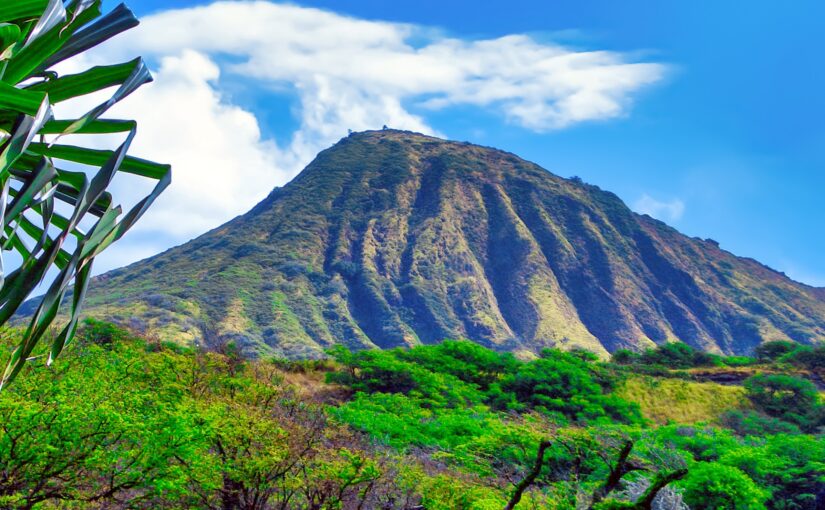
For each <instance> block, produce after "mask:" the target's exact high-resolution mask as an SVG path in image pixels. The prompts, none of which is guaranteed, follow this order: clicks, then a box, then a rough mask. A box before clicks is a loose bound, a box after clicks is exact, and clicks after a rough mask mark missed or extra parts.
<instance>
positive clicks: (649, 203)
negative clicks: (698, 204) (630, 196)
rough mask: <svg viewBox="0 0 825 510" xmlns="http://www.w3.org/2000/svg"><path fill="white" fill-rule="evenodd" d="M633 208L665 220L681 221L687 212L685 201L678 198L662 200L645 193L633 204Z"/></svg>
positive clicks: (638, 211)
mask: <svg viewBox="0 0 825 510" xmlns="http://www.w3.org/2000/svg"><path fill="white" fill-rule="evenodd" d="M633 210H634V211H636V212H637V213H639V214H647V215H650V216H652V217H654V218H657V219H660V220H664V221H679V220H680V219H682V216H683V215H684V214H685V203H684V202H683V201H682V200H679V199H678V198H675V199H673V200H671V201H669V202H661V201H659V200H656V199H655V198H653V197H651V196H650V195H648V194H646V193H645V194H644V195H642V196H641V197H640V198H639V199H638V200H636V202H635V203H634V204H633Z"/></svg>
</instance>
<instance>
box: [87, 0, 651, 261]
mask: <svg viewBox="0 0 825 510" xmlns="http://www.w3.org/2000/svg"><path fill="white" fill-rule="evenodd" d="M136 54H141V55H144V56H146V57H147V58H148V59H149V61H150V63H151V65H152V67H153V68H154V70H155V72H156V82H155V83H153V84H152V85H150V86H147V87H146V88H145V89H142V90H141V91H140V92H139V93H138V94H135V95H134V96H133V97H130V98H129V99H128V100H127V101H125V102H124V103H123V104H121V105H118V106H117V107H116V109H115V113H116V114H118V115H121V116H124V117H133V118H136V119H137V120H138V121H139V123H140V131H139V134H138V137H137V139H136V142H135V152H136V153H139V154H140V155H142V156H145V157H149V158H153V159H157V160H161V161H165V162H170V163H172V165H173V166H174V184H173V185H172V187H171V188H170V190H169V191H168V192H167V193H166V194H165V196H163V197H162V198H161V199H160V200H159V202H158V203H157V206H156V207H155V208H154V210H152V211H150V212H149V214H147V216H146V218H145V219H144V221H143V222H142V224H140V225H139V226H138V228H137V232H138V233H137V234H135V235H136V236H137V235H140V233H141V232H143V237H144V238H145V237H152V238H153V239H155V240H156V242H157V243H158V244H159V245H167V246H169V245H171V244H174V243H177V242H180V241H182V240H186V239H188V238H189V237H191V236H193V235H196V234H198V233H201V232H203V231H204V230H206V229H207V228H209V227H214V226H217V225H218V224H220V223H222V222H224V221H226V220H227V219H229V218H231V217H232V216H234V215H237V214H239V213H242V212H245V211H246V210H248V209H249V208H250V207H252V206H253V205H254V204H255V203H256V202H257V201H259V200H260V199H262V198H263V197H264V196H265V195H266V194H267V193H268V192H269V191H270V190H271V188H272V187H273V186H276V185H281V184H284V183H285V182H286V181H288V180H289V179H290V178H291V177H292V176H294V175H295V174H296V173H297V172H298V171H299V170H300V169H301V168H302V167H303V166H304V165H305V164H306V163H308V162H309V160H310V159H311V158H312V157H313V156H314V155H315V154H316V153H317V152H318V151H319V150H320V149H322V148H324V147H326V146H328V145H329V144H331V143H332V142H334V141H336V140H337V139H339V138H341V137H342V136H344V135H346V132H347V129H353V130H363V129H377V128H380V127H381V126H382V125H385V124H386V125H389V126H391V127H394V128H400V129H409V130H414V131H421V132H425V133H431V134H437V133H438V131H437V126H432V125H431V124H430V123H429V122H428V121H427V118H426V117H427V115H428V112H430V111H433V110H442V109H445V108H450V107H453V106H471V107H476V108H479V109H484V110H487V111H491V112H495V113H497V114H498V115H500V117H501V118H502V119H503V120H504V121H506V122H510V123H512V124H514V125H517V126H521V127H522V128H525V129H529V130H533V131H539V132H544V131H551V130H557V129H563V128H566V127H569V126H572V125H575V124H579V123H582V122H587V121H597V120H604V119H611V118H616V117H621V116H623V115H626V114H627V112H628V109H629V108H630V105H631V103H632V101H633V99H634V97H635V96H636V95H637V94H638V92H639V91H640V90H641V89H643V88H644V87H645V86H648V85H650V84H652V83H654V82H656V81H658V80H660V79H661V78H662V77H663V75H664V74H665V72H666V67H665V66H664V65H662V64H660V63H655V62H636V61H634V60H633V59H632V58H631V57H629V56H628V55H625V54H622V53H617V52H612V51H601V50H599V51H581V50H574V49H570V48H566V47H564V46H561V45H555V44H552V43H547V42H539V41H537V40H535V39H533V38H531V37H529V36H526V35H520V34H513V35H507V36H504V37H500V38H495V39H482V40H465V39H459V38H455V37H450V36H446V35H444V34H443V33H442V32H440V31H438V30H435V29H432V28H430V27H423V26H417V25H412V24H402V23H390V22H381V21H370V20H363V19H356V18H352V17H347V16H342V15H339V14H336V13H334V12H329V11H324V10H318V9H313V8H305V7H301V6H298V5H293V4H279V3H273V2H268V1H254V2H247V1H241V2H216V3H213V4H210V5H206V6H201V7H195V8H187V9H177V10H169V11H164V12H160V13H157V14H154V15H151V16H148V17H146V18H144V19H143V20H142V23H141V26H140V27H138V28H137V29H135V30H133V31H131V32H129V33H127V34H125V35H124V36H121V37H119V38H116V39H114V40H112V41H111V42H109V43H107V44H106V45H104V46H103V47H101V48H100V49H98V50H96V51H95V52H94V53H92V55H91V56H90V57H87V60H86V61H85V62H79V63H77V64H78V65H80V64H83V65H89V64H96V63H104V62H112V61H117V60H124V59H128V58H131V57H133V56H134V55H136ZM226 79H234V80H238V79H242V80H243V81H244V83H245V84H246V85H248V86H250V87H253V88H255V90H256V96H258V97H264V98H265V97H267V95H269V96H271V97H272V98H273V99H275V98H282V97H283V96H285V95H288V96H291V97H293V99H294V100H295V101H296V107H295V108H294V115H295V117H296V119H295V120H296V121H297V125H296V128H295V129H294V131H293V132H292V133H291V134H290V135H289V136H288V137H287V138H286V139H282V140H274V139H268V138H267V137H265V136H264V135H263V134H262V132H264V131H265V130H262V127H265V126H262V124H261V120H260V119H259V117H257V116H256V115H255V112H253V111H250V110H249V109H248V107H247V108H243V107H241V106H239V105H238V104H237V103H236V102H234V101H233V97H232V95H231V94H229V93H228V92H227V91H226V90H225V89H224V83H225V80H226ZM235 99H236V98H235ZM258 100H259V101H260V99H258ZM264 100H265V99H264ZM127 191H128V190H127ZM171 218H175V220H174V221H170V219H171ZM126 241H127V242H126V245H124V247H122V248H118V249H119V250H121V251H122V255H121V256H120V257H119V259H118V260H119V261H120V262H127V261H129V258H130V256H129V253H128V239H127V240H126ZM118 249H116V251H115V253H117V250H118Z"/></svg>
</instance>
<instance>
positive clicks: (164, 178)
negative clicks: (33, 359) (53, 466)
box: [0, 0, 170, 388]
mask: <svg viewBox="0 0 825 510" xmlns="http://www.w3.org/2000/svg"><path fill="white" fill-rule="evenodd" d="M101 5H102V0H66V1H65V2H64V0H14V1H4V2H2V4H0V223H2V230H0V248H1V249H2V250H13V251H15V252H16V255H17V256H16V257H13V258H12V259H11V261H12V268H11V269H12V270H11V271H7V269H6V268H4V267H3V264H2V260H0V325H3V324H5V323H6V322H7V321H8V320H9V319H10V318H11V317H12V315H14V314H15V313H16V312H17V311H18V310H19V309H20V307H21V305H22V304H23V302H24V300H26V298H28V297H29V295H30V294H31V293H32V292H33V291H34V290H35V289H36V288H37V287H38V285H41V284H44V283H45V282H47V281H48V288H47V291H46V293H45V295H44V296H43V298H42V299H41V301H40V303H39V304H38V305H37V307H36V309H35V310H33V312H32V313H31V320H30V323H29V327H28V328H27V329H26V330H25V332H24V334H23V335H21V336H20V338H19V343H18V345H17V348H16V349H15V350H14V351H13V352H12V354H11V357H10V360H9V361H8V365H7V367H6V370H5V372H4V373H3V375H2V378H0V388H2V387H3V385H5V384H7V383H8V382H9V381H11V380H12V379H13V378H14V377H15V376H16V375H17V374H18V373H19V372H20V370H21V369H22V368H23V365H24V364H25V362H26V360H27V358H29V356H30V355H31V353H32V351H33V350H34V348H35V347H36V345H37V344H38V342H40V341H41V339H42V338H43V336H44V335H45V334H46V333H47V332H48V330H49V327H50V325H51V324H52V322H53V321H54V319H55V316H56V315H57V313H58V311H59V310H60V308H61V305H62V303H63V300H64V298H65V297H66V296H67V294H71V295H72V302H71V307H70V311H69V312H70V313H69V315H70V320H69V321H68V323H67V324H65V325H64V326H63V329H62V330H61V331H60V332H59V333H58V334H57V335H55V336H54V337H53V338H51V340H52V342H51V345H50V347H49V349H48V351H47V353H45V355H47V356H48V360H49V362H51V361H52V360H53V359H54V358H55V357H56V356H57V355H58V354H60V352H61V351H62V350H63V348H64V346H65V345H66V344H67V343H68V342H69V341H70V340H71V338H72V336H73V335H74V332H75V329H76V327H77V320H78V317H79V313H80V307H81V305H82V302H83V299H84V295H85V293H86V288H87V286H88V282H89V277H90V274H91V268H92V262H93V260H94V258H95V256H97V255H98V254H99V253H100V252H102V251H103V250H105V249H106V248H107V247H108V246H109V245H110V244H112V243H113V242H115V241H117V240H118V239H120V238H121V237H122V236H123V235H124V234H125V233H126V231H127V230H129V228H131V227H132V225H134V223H135V222H136V221H137V220H138V219H139V218H140V216H141V215H142V214H143V213H144V212H145V211H146V209H147V208H148V207H149V206H150V205H151V204H152V202H153V201H154V200H155V198H156V197H157V196H158V195H159V194H160V193H161V192H162V191H163V190H164V189H165V188H166V186H167V185H168V184H169V180H170V170H169V167H168V166H167V165H158V164H155V163H151V162H149V161H144V160H141V159H137V158H134V157H131V156H128V155H127V152H128V150H129V147H130V145H131V143H132V139H133V138H134V136H135V133H136V129H137V126H136V123H135V122H134V121H124V120H105V119H102V118H101V117H102V116H103V115H104V114H105V113H106V112H107V110H109V108H111V107H112V106H113V105H114V104H115V103H117V102H119V101H120V100H122V99H123V98H125V97H126V96H128V95H129V94H131V93H132V92H134V91H135V90H136V89H138V88H139V87H140V86H142V85H143V84H145V83H147V82H149V81H151V79H152V78H151V76H150V74H149V70H148V69H147V67H146V66H145V65H144V63H143V61H142V60H141V59H139V58H138V59H135V60H132V61H131V62H127V63H123V64H116V65H109V66H100V67H94V68H91V69H88V70H86V71H83V72H80V73H77V74H72V75H64V76H59V75H58V74H57V72H56V71H55V70H54V68H55V66H57V65H58V64H60V63H61V62H64V61H66V60H68V59H71V58H72V57H76V56H77V55H80V54H82V53H83V52H85V51H87V50H89V49H90V48H93V47H94V46H96V45H98V44H100V43H102V42H104V41H106V40H107V39H109V38H111V37H113V36H115V35H117V34H119V33H121V32H123V31H125V30H128V29H130V28H132V27H134V26H135V25H137V24H138V21H137V19H136V18H135V17H134V16H133V15H132V13H131V12H130V11H129V9H127V8H126V7H125V6H124V5H120V6H118V7H117V8H115V9H114V10H112V11H111V12H109V13H108V14H106V15H105V16H104V15H103V14H102V10H101ZM110 87H116V89H115V91H114V93H113V94H112V95H111V96H110V97H109V98H108V99H107V100H106V101H104V102H103V103H101V104H100V105H98V106H96V107H94V108H92V109H91V110H89V111H88V112H87V113H86V114H85V115H82V116H80V117H78V118H69V119H56V118H55V117H54V112H53V110H52V108H53V106H55V105H57V104H60V103H64V102H66V101H71V100H73V99H76V98H78V97H81V96H87V95H89V94H93V93H96V92H101V91H103V90H104V89H107V88H110ZM112 134H121V135H123V138H124V141H123V142H122V144H121V145H120V146H119V147H118V148H117V149H116V150H114V151H106V150H98V149H90V148H85V147H78V146H74V145H68V144H65V143H64V142H63V141H62V140H61V138H62V137H64V136H67V135H72V139H77V138H78V135H112ZM88 143H90V142H87V144H88ZM97 143H98V144H99V143H100V142H99V141H98V142H97ZM118 172H122V173H129V174H133V175H137V176H140V177H144V178H147V179H149V180H151V181H152V182H153V186H154V188H153V189H151V191H150V192H149V194H148V195H147V196H146V197H145V198H144V199H142V200H140V201H138V202H137V203H136V204H134V205H133V206H131V209H129V210H128V212H126V214H123V209H122V206H121V205H119V204H118V203H117V202H116V201H115V198H114V197H113V196H112V194H111V193H110V192H108V191H107V188H109V186H110V183H111V182H112V180H113V179H114V177H115V175H116V174H118ZM50 271H53V273H51V274H50V273H49V272H50ZM49 278H51V280H50V281H49ZM72 286H74V288H73V289H72V290H71V291H70V287H72Z"/></svg>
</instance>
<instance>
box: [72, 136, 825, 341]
mask: <svg viewBox="0 0 825 510" xmlns="http://www.w3.org/2000/svg"><path fill="white" fill-rule="evenodd" d="M823 297H825V292H823V291H822V289H814V288H811V287H807V286H805V285H802V284H799V283H796V282H794V281H791V280H790V279H788V278H786V277H785V276H784V275H783V274H781V273H778V272H775V271H773V270H771V269H769V268H767V267H765V266H763V265H760V264H759V263H757V262H756V261H753V260H750V259H743V258H738V257H735V256H733V255H732V254H730V253H728V252H726V251H723V250H721V249H720V248H719V246H718V245H717V244H716V243H714V242H713V241H701V240H697V239H692V238H688V237H685V236H683V235H681V234H679V233H678V232H677V231H676V230H674V229H672V228H670V227H668V226H667V225H665V224H664V223H661V222H659V221H656V220H654V219H651V218H650V217H647V216H639V215H637V214H635V213H633V212H631V211H630V210H629V209H628V208H627V206H625V204H624V203H622V201H621V200H619V198H618V197H616V196H615V195H613V194H612V193H608V192H606V191H602V190H600V189H599V188H597V187H595V186H591V185H587V184H584V183H581V182H579V181H577V180H567V179H562V178H560V177H557V176H555V175H553V174H551V173H550V172H548V171H546V170H544V169H542V168H540V167H538V166H537V165H535V164H532V163H529V162H527V161H524V160H522V159H519V158H518V157H516V156H514V155H512V154H509V153H505V152H501V151H498V150H494V149H490V148H485V147H479V146H476V145H470V144H465V143H456V142H448V141H443V140H440V139H436V138H432V137H427V136H423V135H418V134H412V133H406V132H399V131H392V130H386V131H374V132H365V133H357V134H354V135H351V136H350V137H348V138H346V139H344V140H342V141H341V142H339V143H338V144H336V145H335V146H333V147H332V148H330V149H328V150H326V151H324V152H322V153H321V154H319V155H318V157H317V158H316V159H315V161H313V162H312V163H311V164H310V165H309V166H308V167H307V168H306V169H305V170H304V171H303V172H302V173H301V174H300V175H299V176H298V177H296V178H295V180H293V181H292V182H291V183H289V184H288V185H287V186H285V187H283V188H278V189H275V190H274V191H273V192H272V193H271V194H270V196H269V197H268V198H267V199H266V200H264V201H263V202H261V203H260V204H258V205H257V206H256V207H255V208H254V209H252V210H251V211H250V212H249V213H247V214H245V215H243V216H240V217H238V218H236V219H234V220H232V221H230V222H229V223H227V224H225V225H223V226H221V227H220V228H217V229H215V230H213V231H211V232H208V233H207V234H204V235H203V236H201V237H199V238H197V239H195V240H193V241H191V242H189V243H186V244H184V245H182V246H179V247H176V248H173V249H171V250H168V251H166V252H165V253H162V254H160V255H157V256H155V257H152V258H150V259H147V260H144V261H141V262H138V263H136V264H133V265H131V266H129V267H126V268H124V269H120V270H117V271H112V272H110V273H108V274H106V275H103V276H101V277H99V278H98V279H97V280H96V281H95V282H94V283H93V285H92V289H91V291H90V299H89V302H88V303H89V304H88V310H89V313H90V314H91V315H95V316H105V317H107V318H109V319H113V320H115V321H118V322H123V323H126V324H127V325H131V326H132V327H136V328H138V329H145V330H148V332H149V333H154V334H157V335H158V336H161V337H164V338H174V339H177V340H182V341H197V342H202V343H204V344H206V345H214V344H216V343H218V342H221V341H225V340H228V339H234V340H236V341H238V342H239V343H240V344H241V345H242V346H243V347H244V349H245V350H247V351H248V352H250V353H254V352H261V353H273V354H278V355H284V356H290V357H298V356H316V355H319V354H320V353H321V351H322V349H324V348H326V347H329V346H331V345H333V344H337V343H341V344H345V345H347V346H350V347H375V346H378V347H382V348H387V347H394V346H399V345H413V344H416V343H419V342H423V343H430V342H438V341H440V340H442V339H444V338H459V337H460V338H468V339H471V340H474V341H477V342H479V343H481V344H484V345H486V346H492V347H495V348H500V349H509V350H513V351H533V352H536V351H538V350H540V349H541V348H543V347H547V346H561V347H565V348H572V347H574V346H580V347H585V348H588V349H591V350H593V351H596V352H600V353H603V354H604V353H606V352H609V351H614V350H616V349H618V348H622V347H629V348H636V349H638V348H643V347H647V346H651V345H653V344H654V343H661V342H665V341H671V340H681V341H684V342H687V343H689V344H691V345H693V346H696V347H699V348H702V349H706V350H709V351H715V352H724V353H747V352H749V351H750V350H751V349H752V348H753V347H754V346H755V345H757V344H759V343H760V342H763V341H766V340H775V339H792V340H795V341H798V342H804V343H813V342H819V341H822V340H823V339H825V299H823Z"/></svg>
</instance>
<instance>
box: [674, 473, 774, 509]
mask: <svg viewBox="0 0 825 510" xmlns="http://www.w3.org/2000/svg"><path fill="white" fill-rule="evenodd" d="M680 485H681V486H682V487H683V488H684V499H685V503H687V505H688V506H689V507H690V508H691V510H764V509H765V501H766V500H767V499H768V496H769V493H768V491H766V490H764V489H760V488H759V486H757V485H756V484H755V483H754V481H753V480H751V479H750V477H748V475H746V474H745V473H744V472H742V471H741V470H740V469H737V468H735V467H731V466H726V465H724V464H718V463H707V462H700V463H698V464H694V465H693V466H691V468H690V471H689V473H688V476H687V477H686V478H685V480H684V481H682V482H681V483H680Z"/></svg>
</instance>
